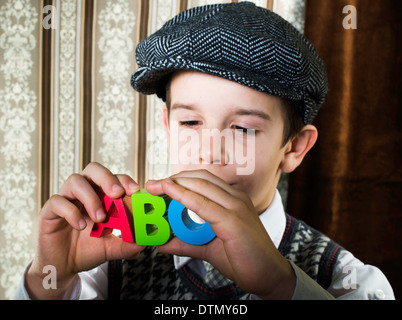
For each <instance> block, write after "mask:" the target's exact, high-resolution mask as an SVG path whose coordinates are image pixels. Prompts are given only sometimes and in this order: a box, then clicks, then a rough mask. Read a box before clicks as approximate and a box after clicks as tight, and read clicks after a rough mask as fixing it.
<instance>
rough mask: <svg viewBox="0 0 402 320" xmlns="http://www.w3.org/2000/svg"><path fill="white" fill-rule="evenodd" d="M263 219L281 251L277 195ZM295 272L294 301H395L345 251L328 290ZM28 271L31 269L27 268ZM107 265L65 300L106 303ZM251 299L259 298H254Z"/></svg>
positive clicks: (86, 275)
mask: <svg viewBox="0 0 402 320" xmlns="http://www.w3.org/2000/svg"><path fill="white" fill-rule="evenodd" d="M260 219H261V222H262V224H263V225H264V227H265V229H266V230H267V232H268V234H269V236H270V238H271V240H272V241H273V243H274V245H275V247H276V248H278V246H279V244H280V242H281V239H282V236H283V234H284V232H285V227H286V216H285V211H284V208H283V205H282V199H281V196H280V194H279V192H278V191H276V194H275V197H274V200H273V201H272V203H271V205H270V206H269V207H268V208H267V209H266V210H265V211H264V212H263V213H262V214H261V215H260ZM199 262H200V261H199V260H196V259H192V258H189V257H178V256H174V263H175V268H176V269H179V268H181V267H182V266H184V265H185V264H187V263H189V266H190V267H192V268H193V270H194V271H195V272H197V273H198V274H200V275H201V276H203V275H204V274H205V270H204V269H203V268H204V267H203V264H202V263H199ZM291 265H292V267H293V269H294V271H295V274H296V277H297V282H296V288H295V291H294V294H293V299H294V300H312V299H334V298H336V299H357V300H366V299H369V300H384V299H395V297H394V293H393V290H392V288H391V285H390V284H389V282H388V280H387V279H386V277H385V275H384V274H383V273H382V272H381V271H380V270H379V269H378V268H376V267H374V266H371V265H365V264H363V263H362V262H361V261H360V260H358V259H357V258H355V257H354V256H353V255H352V253H350V252H349V251H347V250H342V251H341V253H340V254H339V258H338V261H337V263H336V265H335V267H334V270H333V275H332V283H331V284H330V286H329V288H328V289H327V290H325V289H323V288H322V287H321V286H320V285H319V284H318V283H317V282H315V281H314V280H313V279H311V278H310V277H309V276H308V275H307V274H306V273H305V272H304V271H303V270H301V269H300V268H299V267H297V266H296V265H295V264H294V263H292V262H291ZM27 269H28V268H27ZM107 270H108V263H107V262H106V263H104V264H102V265H100V266H99V267H97V268H95V269H93V270H90V271H85V272H81V273H80V274H79V280H78V281H76V282H75V283H74V284H73V285H72V287H71V289H70V290H69V292H68V293H67V294H66V295H65V298H66V299H80V300H88V299H93V300H97V299H107V292H108V290H107V289H108V276H107V274H108V272H107ZM24 282H25V274H24V276H23V279H22V281H21V283H20V285H19V287H18V290H17V292H16V294H15V296H14V299H16V300H28V299H29V295H28V293H27V291H26V289H25V287H24ZM251 298H252V299H258V297H256V296H254V295H252V297H251Z"/></svg>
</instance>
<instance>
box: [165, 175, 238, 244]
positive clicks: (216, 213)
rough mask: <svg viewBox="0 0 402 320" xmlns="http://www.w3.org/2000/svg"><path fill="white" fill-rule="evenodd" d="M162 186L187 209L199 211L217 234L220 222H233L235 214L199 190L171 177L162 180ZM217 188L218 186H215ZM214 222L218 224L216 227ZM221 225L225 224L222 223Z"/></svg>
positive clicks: (166, 192)
mask: <svg viewBox="0 0 402 320" xmlns="http://www.w3.org/2000/svg"><path fill="white" fill-rule="evenodd" d="M162 188H163V190H164V193H165V194H167V195H169V196H170V197H172V198H173V199H176V200H177V201H178V202H180V203H181V204H182V205H183V206H185V207H186V208H187V209H190V210H192V211H194V212H195V213H197V214H198V215H199V216H200V217H201V218H202V219H204V220H206V221H208V222H210V223H211V226H212V228H213V229H214V231H215V233H216V234H217V235H218V233H219V232H217V231H218V230H217V229H216V228H217V226H218V224H219V223H220V222H224V223H225V224H231V223H230V220H231V219H233V218H234V216H233V215H230V214H228V210H226V209H225V208H224V207H222V206H220V205H219V204H218V203H216V202H214V201H212V200H210V199H208V198H206V197H204V196H203V195H201V194H198V193H197V192H194V191H192V190H189V189H187V188H185V187H183V186H181V185H179V184H177V183H175V182H173V181H172V180H170V179H166V180H163V181H162ZM215 188H218V187H217V186H215ZM214 224H216V225H215V227H214ZM221 226H223V224H221ZM225 227H227V226H225ZM222 240H223V239H222Z"/></svg>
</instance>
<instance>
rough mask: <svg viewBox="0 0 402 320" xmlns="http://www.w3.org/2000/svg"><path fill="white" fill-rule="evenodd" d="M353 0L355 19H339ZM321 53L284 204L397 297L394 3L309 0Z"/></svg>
mask: <svg viewBox="0 0 402 320" xmlns="http://www.w3.org/2000/svg"><path fill="white" fill-rule="evenodd" d="M346 5H353V6H355V7H356V12H357V29H344V27H343V24H342V22H343V19H344V18H345V17H346V16H347V14H346V13H345V14H344V13H343V12H342V10H343V8H344V6H346ZM305 34H306V36H307V38H309V39H310V40H311V42H312V43H313V44H314V45H315V46H316V48H317V50H318V52H319V53H320V55H321V56H322V58H323V59H324V61H325V62H326V66H327V71H328V78H329V94H328V96H327V99H326V102H325V104H324V106H323V108H322V110H321V111H320V114H319V116H318V118H317V119H316V121H315V125H316V126H317V128H318V131H319V139H318V143H317V145H316V146H315V147H314V148H313V150H312V151H311V152H310V154H309V155H308V156H307V158H306V159H305V160H304V162H303V164H302V165H301V166H300V167H299V168H298V169H297V170H296V171H295V172H294V173H293V174H291V176H290V181H289V195H288V211H289V213H291V214H292V215H294V216H295V217H298V218H300V219H303V220H305V221H306V222H308V223H309V224H310V225H312V226H313V227H315V228H317V229H319V230H320V231H322V232H324V233H326V234H327V235H328V236H330V237H332V238H333V239H334V240H336V241H337V242H338V243H339V244H341V245H342V246H344V247H345V248H347V249H348V250H350V251H351V252H352V253H353V254H354V255H355V256H356V257H358V258H359V259H360V260H362V261H363V262H365V263H369V264H373V265H376V266H378V267H379V268H380V269H381V270H382V271H383V272H384V273H385V275H386V276H387V277H388V279H389V281H390V282H391V285H392V286H393V289H394V292H395V295H396V297H397V298H399V299H400V298H402V276H401V272H400V268H401V262H402V235H401V234H402V192H401V191H402V170H401V142H402V141H401V140H402V139H401V126H402V116H401V86H400V77H401V72H400V71H401V57H402V55H401V10H400V1H398V0H395V1H392V0H386V1H385V0H381V1H380V0H376V1H367V0H347V1H322V0H308V1H307V6H306V24H305Z"/></svg>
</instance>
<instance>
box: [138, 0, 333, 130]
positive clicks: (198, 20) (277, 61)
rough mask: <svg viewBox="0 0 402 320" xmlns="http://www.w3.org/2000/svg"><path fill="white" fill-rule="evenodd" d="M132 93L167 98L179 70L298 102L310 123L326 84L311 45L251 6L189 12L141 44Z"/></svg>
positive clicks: (209, 7) (279, 20) (274, 17)
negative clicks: (167, 86)
mask: <svg viewBox="0 0 402 320" xmlns="http://www.w3.org/2000/svg"><path fill="white" fill-rule="evenodd" d="M136 58H137V63H138V66H139V68H138V70H137V71H136V72H134V74H133V75H132V77H131V85H132V86H133V88H134V89H135V90H137V91H139V92H141V93H144V94H153V93H156V94H157V95H158V96H159V97H160V98H162V99H163V100H165V99H166V96H165V95H166V93H165V84H166V81H167V79H168V76H169V75H170V74H171V73H172V72H174V71H177V70H193V71H199V72H203V73H207V74H211V75H216V76H219V77H222V78H225V79H228V80H231V81H235V82H237V83H239V84H242V85H245V86H248V87H250V88H253V89H255V90H258V91H262V92H265V93H267V94H270V95H274V96H278V97H282V98H287V99H290V100H293V101H297V102H298V103H296V105H298V106H299V107H300V108H301V112H302V114H303V115H304V116H303V122H304V123H305V124H308V123H311V121H312V120H313V119H314V117H315V116H316V114H317V112H318V110H319V108H320V107H321V105H322V103H323V102H324V98H325V96H326V94H327V90H328V80H327V75H326V70H325V66H324V63H323V61H322V59H321V58H320V56H319V55H318V53H317V51H316V50H315V48H314V47H313V45H312V44H311V43H310V42H309V41H308V40H307V39H306V38H305V37H304V36H303V35H302V34H301V33H300V32H299V31H298V30H297V29H295V28H294V27H293V26H292V25H291V24H290V23H288V22H287V21H286V20H284V19H283V18H281V17H280V16H279V15H277V14H275V13H273V12H271V11H269V10H267V9H264V8H260V7H257V6H255V5H254V4H253V3H250V2H240V3H229V4H216V5H207V6H203V7H197V8H192V9H189V10H187V11H185V12H182V13H180V14H179V15H177V16H176V17H174V18H173V19H171V20H170V21H168V22H167V23H166V24H165V25H164V26H163V27H162V28H161V29H160V30H158V31H157V32H155V33H154V34H152V35H151V36H149V37H148V38H147V39H145V40H143V41H141V42H140V43H139V44H138V46H137V49H136Z"/></svg>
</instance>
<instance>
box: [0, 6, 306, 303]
mask: <svg viewBox="0 0 402 320" xmlns="http://www.w3.org/2000/svg"><path fill="white" fill-rule="evenodd" d="M217 2H230V0H224V1H222V0H220V1H219V0H213V1H206V0H134V1H132V0H107V1H106V0H98V1H96V0H41V1H38V0H0V143H1V148H0V227H1V232H0V299H9V298H11V297H12V296H13V294H14V291H15V288H16V286H17V284H18V283H19V281H20V279H21V275H22V274H23V271H24V269H25V267H26V265H27V264H28V263H29V261H30V260H31V259H32V257H33V254H34V238H35V237H34V234H35V231H34V230H36V220H37V219H36V218H37V215H38V212H39V211H40V208H41V207H42V205H43V204H44V202H45V201H46V200H47V199H48V198H49V196H50V195H52V194H54V193H57V192H58V190H59V188H60V187H61V185H62V184H63V182H64V181H65V180H66V178H67V177H68V176H69V175H71V174H72V173H76V172H80V171H81V170H82V169H83V168H84V167H85V166H86V165H87V164H88V163H89V162H91V161H98V162H100V163H102V164H103V165H105V166H106V167H108V168H109V169H110V170H111V171H112V172H114V173H117V172H119V173H126V174H129V175H131V176H132V177H133V178H134V179H135V180H136V181H138V182H139V184H140V185H143V184H144V182H145V181H146V180H147V179H150V178H154V179H155V178H162V177H165V176H167V175H168V174H169V164H168V163H169V158H168V152H167V151H168V150H167V143H166V142H167V141H166V135H165V132H164V129H163V128H162V108H161V106H162V102H161V101H160V100H158V99H157V98H156V97H153V96H150V97H149V96H143V95H139V94H138V93H136V92H134V91H133V90H132V89H131V87H130V81H129V80H130V75H131V73H132V72H133V71H134V70H135V69H136V63H135V56H134V49H135V46H136V44H137V43H138V42H139V41H140V40H141V39H144V38H145V37H146V36H147V35H149V34H150V33H152V32H154V31H155V30H157V29H158V28H159V27H161V26H162V24H163V23H164V22H165V21H167V20H168V19H170V18H171V17H173V16H174V15H176V14H177V13H179V12H181V11H183V10H185V9H187V8H190V7H194V6H198V5H203V4H207V3H217ZM233 2H237V1H233ZM253 2H255V3H256V4H257V5H259V6H263V7H266V8H270V9H273V10H274V11H276V12H278V13H280V14H282V15H284V16H285V18H287V19H288V20H290V21H291V22H293V23H295V25H296V26H297V27H298V28H300V29H303V22H304V0H293V1H288V0H286V1H285V0H255V1H253Z"/></svg>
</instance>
